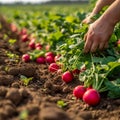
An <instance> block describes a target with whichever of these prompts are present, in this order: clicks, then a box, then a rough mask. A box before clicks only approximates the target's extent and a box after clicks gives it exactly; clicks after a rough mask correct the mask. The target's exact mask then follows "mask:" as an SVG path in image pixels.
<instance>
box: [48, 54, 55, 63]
mask: <svg viewBox="0 0 120 120" xmlns="http://www.w3.org/2000/svg"><path fill="white" fill-rule="evenodd" d="M46 62H47V63H49V64H50V63H54V62H55V61H54V57H52V56H46Z"/></svg>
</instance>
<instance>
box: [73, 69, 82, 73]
mask: <svg viewBox="0 0 120 120" xmlns="http://www.w3.org/2000/svg"><path fill="white" fill-rule="evenodd" d="M72 73H73V74H80V70H79V69H74V70H73V71H72Z"/></svg>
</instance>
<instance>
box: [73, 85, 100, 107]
mask: <svg viewBox="0 0 120 120" xmlns="http://www.w3.org/2000/svg"><path fill="white" fill-rule="evenodd" d="M73 95H74V96H75V97H76V98H77V99H82V100H83V101H84V102H85V103H87V104H88V105H91V106H95V105H98V104H99V102H100V94H99V92H98V91H97V90H95V89H93V88H91V87H90V88H85V87H84V86H82V85H79V86H77V87H75V88H74V90H73Z"/></svg>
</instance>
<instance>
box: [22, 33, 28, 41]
mask: <svg viewBox="0 0 120 120" xmlns="http://www.w3.org/2000/svg"><path fill="white" fill-rule="evenodd" d="M28 40H29V38H28V35H27V34H25V35H22V36H21V41H22V42H26V41H28Z"/></svg>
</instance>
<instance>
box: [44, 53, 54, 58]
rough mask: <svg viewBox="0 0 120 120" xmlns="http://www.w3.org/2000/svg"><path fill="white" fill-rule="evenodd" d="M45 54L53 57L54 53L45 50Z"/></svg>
mask: <svg viewBox="0 0 120 120" xmlns="http://www.w3.org/2000/svg"><path fill="white" fill-rule="evenodd" d="M45 56H46V57H47V56H52V57H55V54H54V53H53V52H46V53H45Z"/></svg>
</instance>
